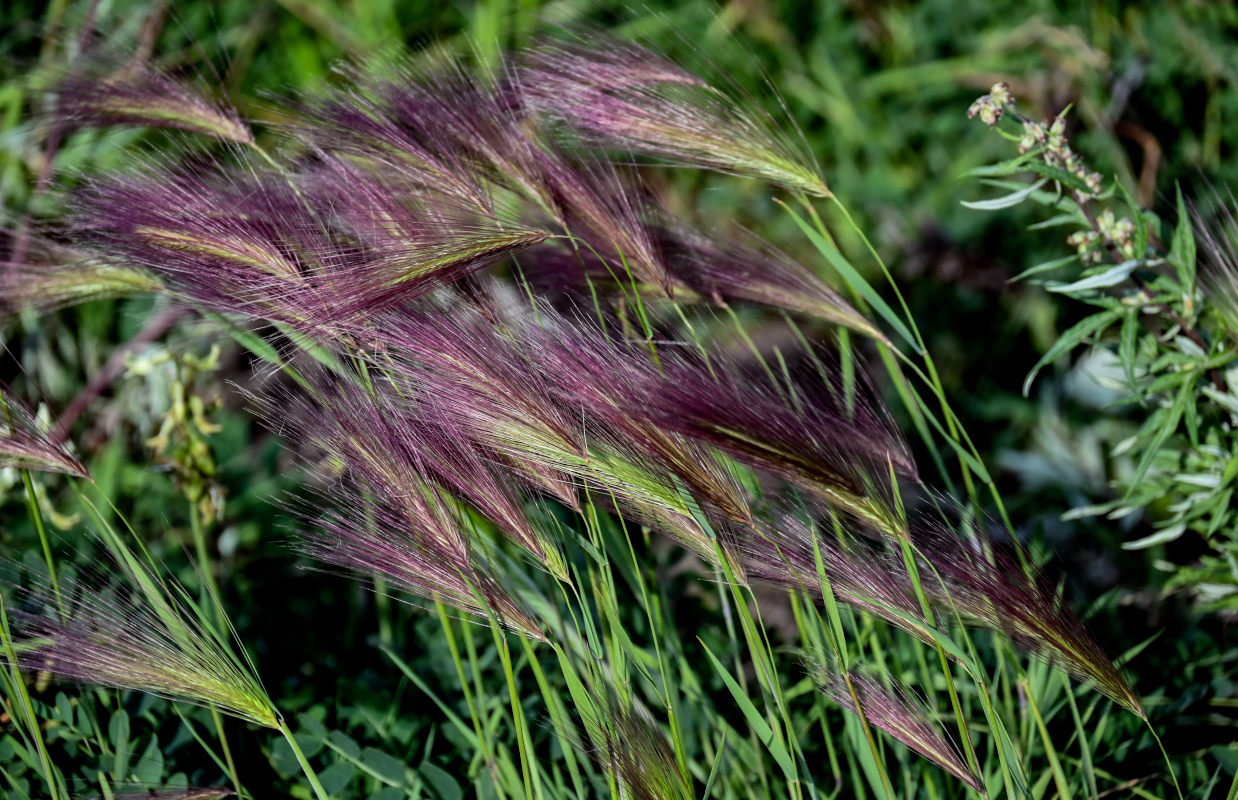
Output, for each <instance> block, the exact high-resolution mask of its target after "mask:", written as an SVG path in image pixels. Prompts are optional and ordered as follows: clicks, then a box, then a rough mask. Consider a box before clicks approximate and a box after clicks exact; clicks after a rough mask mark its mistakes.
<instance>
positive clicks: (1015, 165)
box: [959, 150, 1040, 178]
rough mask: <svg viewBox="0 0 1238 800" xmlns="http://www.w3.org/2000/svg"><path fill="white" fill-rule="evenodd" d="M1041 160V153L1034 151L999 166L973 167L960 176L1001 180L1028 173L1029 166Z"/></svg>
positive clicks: (1003, 162)
mask: <svg viewBox="0 0 1238 800" xmlns="http://www.w3.org/2000/svg"><path fill="white" fill-rule="evenodd" d="M1038 158H1040V151H1038V150H1033V151H1031V152H1028V153H1023V154H1022V155H1019V156H1016V157H1015V158H1011V159H1008V160H1006V161H1002V162H1001V163H999V164H990V165H987V166H983V167H973V168H971V169H969V170H967V172H964V173H963V174H962V175H960V176H959V177H960V178H999V177H1002V176H1004V175H1015V174H1017V173H1020V172H1027V169H1028V167H1027V165H1028V164H1029V163H1030V162H1032V161H1035V160H1036V159H1038Z"/></svg>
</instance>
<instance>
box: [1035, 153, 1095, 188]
mask: <svg viewBox="0 0 1238 800" xmlns="http://www.w3.org/2000/svg"><path fill="white" fill-rule="evenodd" d="M1027 169H1028V171H1029V172H1035V173H1036V174H1037V175H1040V176H1042V177H1043V178H1045V179H1047V180H1051V181H1057V182H1058V183H1060V184H1062V185H1063V186H1065V187H1067V188H1069V189H1074V190H1075V191H1077V192H1083V193H1084V194H1087V195H1089V196H1090V195H1091V194H1092V190H1091V189H1089V188H1088V185H1087V184H1086V183H1084V181H1083V179H1082V178H1080V177H1079V176H1078V175H1076V174H1074V173H1073V172H1067V171H1066V170H1064V169H1062V168H1061V167H1051V166H1049V165H1048V164H1046V163H1045V162H1043V161H1033V162H1031V163H1029V164H1028V165H1027Z"/></svg>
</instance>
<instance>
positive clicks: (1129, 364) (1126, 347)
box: [1118, 308, 1139, 397]
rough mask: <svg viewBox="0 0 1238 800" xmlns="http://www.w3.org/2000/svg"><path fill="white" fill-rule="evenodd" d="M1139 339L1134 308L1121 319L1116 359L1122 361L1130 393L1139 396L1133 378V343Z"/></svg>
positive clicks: (1137, 385)
mask: <svg viewBox="0 0 1238 800" xmlns="http://www.w3.org/2000/svg"><path fill="white" fill-rule="evenodd" d="M1138 340H1139V318H1138V317H1137V316H1136V311H1135V309H1133V308H1132V309H1131V310H1130V311H1128V312H1127V313H1126V316H1125V317H1124V318H1123V319H1122V333H1121V338H1120V339H1119V341H1118V360H1119V361H1120V362H1122V370H1123V371H1124V372H1125V373H1126V382H1127V383H1129V384H1130V387H1131V393H1132V394H1134V395H1135V396H1136V397H1138V396H1139V384H1138V382H1137V381H1136V380H1135V345H1136V344H1138Z"/></svg>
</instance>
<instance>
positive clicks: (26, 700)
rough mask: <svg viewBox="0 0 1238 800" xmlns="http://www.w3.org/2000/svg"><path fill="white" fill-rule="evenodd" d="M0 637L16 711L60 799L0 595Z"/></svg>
mask: <svg viewBox="0 0 1238 800" xmlns="http://www.w3.org/2000/svg"><path fill="white" fill-rule="evenodd" d="M0 639H2V640H3V644H4V655H5V659H6V660H7V661H8V664H9V675H8V683H9V684H10V685H11V686H12V689H13V691H14V693H15V694H16V695H17V699H18V700H20V701H21V707H20V709H18V713H19V714H20V715H21V717H22V718H23V719H24V721H25V723H26V725H25V727H26V728H27V730H28V733H29V735H30V738H31V739H32V740H33V741H34V748H35V750H36V751H37V752H38V754H39V768H40V769H41V770H42V772H43V779H44V780H46V781H47V788H48V789H49V790H50V791H51V793H52V798H53V800H61V798H67V797H68V792H67V791H65V789H64V787H63V786H62V785H61V782H60V781H59V780H57V773H56V771H55V770H54V769H53V768H52V761H51V757H50V756H49V755H48V752H47V745H46V743H44V741H43V732H42V729H41V728H40V727H39V718H38V715H36V714H35V713H34V703H33V702H31V700H30V692H29V691H28V690H27V689H26V680H25V678H24V677H23V676H22V674H21V670H19V669H18V667H17V653H16V652H14V650H13V639H12V637H11V636H10V630H9V616H8V611H7V610H6V609H5V605H4V596H3V595H0Z"/></svg>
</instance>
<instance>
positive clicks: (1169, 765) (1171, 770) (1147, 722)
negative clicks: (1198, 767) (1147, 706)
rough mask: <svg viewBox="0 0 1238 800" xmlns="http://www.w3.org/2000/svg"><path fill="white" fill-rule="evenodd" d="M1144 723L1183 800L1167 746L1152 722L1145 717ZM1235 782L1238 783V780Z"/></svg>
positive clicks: (1180, 799)
mask: <svg viewBox="0 0 1238 800" xmlns="http://www.w3.org/2000/svg"><path fill="white" fill-rule="evenodd" d="M1143 722H1144V724H1145V725H1147V726H1148V732H1149V733H1151V734H1152V738H1153V739H1155V740H1156V746H1157V747H1159V748H1160V750H1161V756H1162V757H1163V758H1164V759H1165V769H1167V770H1169V777H1170V779H1171V780H1172V781H1173V782H1174V791H1176V792H1177V793H1178V800H1182V797H1183V795H1182V787H1181V786H1179V785H1178V773H1176V772H1175V771H1174V765H1173V762H1172V761H1170V760H1169V753H1168V752H1166V751H1165V745H1164V744H1163V743H1162V742H1161V737H1160V736H1158V735H1157V734H1156V729H1155V728H1153V727H1152V721H1151V720H1150V719H1148V718H1147V717H1146V716H1145V717H1144V718H1143ZM1234 780H1235V781H1236V782H1238V778H1235V779H1234ZM1231 792H1232V790H1231Z"/></svg>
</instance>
